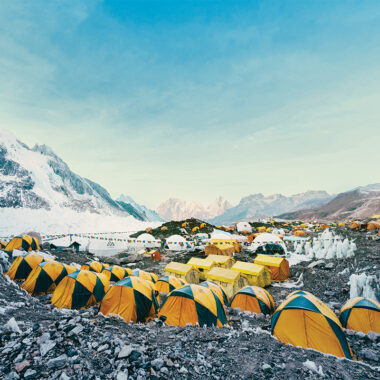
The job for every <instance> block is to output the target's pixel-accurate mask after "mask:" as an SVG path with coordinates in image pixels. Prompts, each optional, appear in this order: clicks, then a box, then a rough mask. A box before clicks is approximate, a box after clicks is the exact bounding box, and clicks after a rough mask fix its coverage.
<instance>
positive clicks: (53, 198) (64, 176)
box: [0, 130, 155, 221]
mask: <svg viewBox="0 0 380 380" xmlns="http://www.w3.org/2000/svg"><path fill="white" fill-rule="evenodd" d="M135 205H137V204H136V203H135V202H133V204H131V203H124V202H117V201H115V200H113V199H112V197H111V196H110V194H109V193H108V192H107V190H106V189H104V188H103V187H102V186H100V185H98V184H97V183H95V182H93V181H91V180H89V179H87V178H83V177H81V176H79V175H78V174H75V173H73V172H72V171H71V170H70V168H69V167H68V165H67V164H66V163H65V162H64V161H63V160H62V159H61V158H59V157H58V156H57V155H56V154H55V153H54V152H53V150H52V149H51V148H49V147H48V146H46V145H35V146H34V147H33V148H29V147H28V146H27V145H26V144H24V143H22V142H21V141H19V140H17V139H16V137H15V136H13V134H11V133H9V132H7V131H4V130H0V207H1V208H28V209H46V210H51V209H54V210H56V209H72V210H75V211H78V212H91V213H97V214H104V215H117V216H130V215H131V216H133V217H134V218H136V219H138V220H141V221H146V220H150V219H149V218H150V216H152V215H151V214H149V216H148V215H147V214H146V213H145V212H143V211H144V210H143V209H141V208H140V207H135ZM137 206H138V205H137ZM152 220H155V219H152Z"/></svg>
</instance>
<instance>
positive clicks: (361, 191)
mask: <svg viewBox="0 0 380 380" xmlns="http://www.w3.org/2000/svg"><path fill="white" fill-rule="evenodd" d="M374 214H380V183H375V184H370V185H367V186H358V187H356V188H354V189H352V190H348V191H345V192H342V193H339V194H337V195H336V196H335V197H334V198H333V199H331V200H330V201H329V202H327V203H326V204H324V205H322V206H320V207H315V208H309V209H302V210H298V211H294V212H289V213H284V214H281V215H279V216H278V217H279V218H282V219H302V220H306V221H307V220H337V221H339V220H347V219H355V218H360V219H362V218H369V217H371V216H372V215H374Z"/></svg>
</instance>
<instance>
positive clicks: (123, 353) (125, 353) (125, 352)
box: [117, 346, 133, 359]
mask: <svg viewBox="0 0 380 380" xmlns="http://www.w3.org/2000/svg"><path fill="white" fill-rule="evenodd" d="M132 351H133V349H132V348H131V346H123V347H122V348H121V350H120V352H119V355H118V356H117V357H118V358H119V359H123V358H127V357H129V356H130V355H131V353H132Z"/></svg>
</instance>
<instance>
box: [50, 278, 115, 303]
mask: <svg viewBox="0 0 380 380" xmlns="http://www.w3.org/2000/svg"><path fill="white" fill-rule="evenodd" d="M108 289H109V281H108V279H107V277H106V276H105V275H104V274H101V273H96V272H90V271H88V270H78V271H75V272H73V273H70V274H69V275H68V276H66V277H64V278H63V279H62V281H61V282H60V283H59V285H58V286H57V287H56V289H55V290H54V293H53V297H52V299H51V303H52V304H53V305H54V306H55V307H58V308H67V309H81V308H84V307H89V306H93V305H96V304H97V303H99V302H100V301H101V300H102V299H103V297H104V296H105V294H106V293H107V291H108Z"/></svg>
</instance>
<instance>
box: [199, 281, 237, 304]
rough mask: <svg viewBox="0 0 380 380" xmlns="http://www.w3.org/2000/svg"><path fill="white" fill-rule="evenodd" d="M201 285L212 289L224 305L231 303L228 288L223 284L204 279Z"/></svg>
mask: <svg viewBox="0 0 380 380" xmlns="http://www.w3.org/2000/svg"><path fill="white" fill-rule="evenodd" d="M199 285H200V286H204V287H206V288H209V289H211V290H212V291H213V292H214V293H215V294H216V295H217V296H218V298H219V299H220V301H221V302H222V303H223V305H225V306H228V305H229V302H230V300H229V298H228V294H227V292H226V290H225V289H224V288H223V286H221V285H219V284H217V283H216V282H214V281H203V282H202V283H201V284H199Z"/></svg>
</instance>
